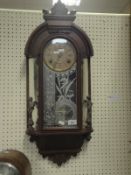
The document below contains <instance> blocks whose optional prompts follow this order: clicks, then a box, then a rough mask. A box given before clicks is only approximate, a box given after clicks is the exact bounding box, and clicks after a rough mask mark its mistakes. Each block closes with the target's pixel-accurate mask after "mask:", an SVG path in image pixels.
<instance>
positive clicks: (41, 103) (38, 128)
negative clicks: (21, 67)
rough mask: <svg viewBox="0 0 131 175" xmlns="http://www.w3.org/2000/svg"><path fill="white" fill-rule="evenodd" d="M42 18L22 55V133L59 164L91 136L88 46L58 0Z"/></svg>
mask: <svg viewBox="0 0 131 175" xmlns="http://www.w3.org/2000/svg"><path fill="white" fill-rule="evenodd" d="M43 12H44V20H45V22H44V23H42V24H41V25H40V26H38V27H37V28H36V29H35V31H34V32H33V33H32V34H31V36H30V37H29V39H28V41H27V43H26V47H25V55H26V60H27V134H28V135H29V136H30V140H31V141H35V142H36V144H37V147H38V150H39V153H40V154H42V155H43V157H48V158H49V159H50V160H52V161H53V162H55V163H57V164H58V165H61V164H62V163H64V162H66V161H67V160H68V159H69V158H70V157H71V156H76V155H77V153H78V152H80V150H81V146H82V145H83V142H84V140H85V139H87V140H90V138H91V136H90V135H91V132H92V121H91V118H92V117H91V71H90V58H91V56H92V55H93V48H92V45H91V42H90V39H89V38H88V36H87V35H86V34H85V32H84V31H83V30H82V29H80V28H79V27H78V26H76V25H75V24H74V23H73V21H74V19H75V11H70V12H69V11H68V10H67V8H66V7H65V5H64V4H63V3H61V1H58V2H57V3H56V4H55V5H54V6H53V8H52V9H51V11H47V10H44V11H43Z"/></svg>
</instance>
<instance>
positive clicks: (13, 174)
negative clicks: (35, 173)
mask: <svg viewBox="0 0 131 175" xmlns="http://www.w3.org/2000/svg"><path fill="white" fill-rule="evenodd" d="M0 175H31V166H30V162H29V160H28V159H27V157H26V156H25V155H24V154H23V153H22V152H19V151H16V150H7V151H2V152H0Z"/></svg>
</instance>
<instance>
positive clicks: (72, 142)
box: [25, 22, 93, 165]
mask: <svg viewBox="0 0 131 175" xmlns="http://www.w3.org/2000/svg"><path fill="white" fill-rule="evenodd" d="M58 36H59V37H64V38H66V39H68V40H70V41H71V42H72V43H73V44H74V45H75V48H76V49H77V52H78V58H79V63H80V64H79V66H81V64H82V59H83V58H87V59H88V60H89V62H90V57H91V56H92V55H93V49H92V45H91V42H90V40H89V38H88V37H87V35H86V34H85V33H84V32H83V31H82V30H80V29H79V28H78V27H77V26H76V25H74V24H72V25H70V26H63V25H61V24H60V23H59V24H58V25H50V26H49V25H48V24H47V23H46V22H45V23H43V24H42V25H40V26H39V27H38V28H37V29H36V30H35V32H33V34H32V35H31V37H30V38H29V40H28V42H27V45H26V48H25V55H26V58H27V59H29V58H30V57H37V58H38V61H39V65H40V64H42V60H43V59H42V52H43V46H44V43H46V41H48V40H50V39H51V38H55V37H58ZM40 66H41V65H40ZM88 66H89V65H88ZM27 68H28V66H27ZM41 68H42V67H41ZM78 70H79V71H80V72H79V77H78V78H79V79H80V80H81V68H80V69H78ZM88 71H89V76H90V66H89V70H88ZM42 74H43V72H42V71H39V84H42V83H43V75H42ZM27 79H28V75H27ZM90 80H91V78H90V77H89V81H90ZM41 81H42V82H41ZM90 83H91V82H90ZM80 84H81V83H80ZM79 88H80V89H79V91H81V92H82V90H81V86H80V85H79ZM27 89H28V88H27ZM89 89H90V97H91V88H90V87H89ZM39 91H40V93H42V95H41V97H43V92H42V87H39ZM27 95H28V93H27ZM41 97H39V102H38V110H39V111H40V112H39V116H38V128H37V130H35V129H34V128H33V127H30V126H29V124H28V121H27V134H28V135H30V141H31V142H32V141H35V142H36V145H37V147H38V150H39V153H40V154H42V155H43V157H46V156H47V157H48V158H49V159H50V160H52V161H53V162H54V163H57V164H58V165H61V164H62V163H64V162H66V161H67V160H68V159H69V158H70V157H71V156H76V155H77V153H78V152H80V150H81V146H82V145H83V142H84V140H85V139H87V140H90V139H91V135H90V134H91V132H92V123H91V122H90V124H89V127H88V128H85V129H82V127H80V128H79V129H78V130H76V131H74V130H52V131H50V130H49V131H48V130H47V131H43V128H42V120H43V109H42V108H43V99H42V98H41ZM78 97H79V99H78V100H79V101H80V105H78V106H79V117H81V118H82V97H81V96H78ZM27 100H28V96H27ZM27 108H29V106H28V105H27ZM28 115H29V114H28V110H27V116H28ZM79 126H81V123H79Z"/></svg>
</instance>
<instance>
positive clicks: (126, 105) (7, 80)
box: [0, 9, 131, 175]
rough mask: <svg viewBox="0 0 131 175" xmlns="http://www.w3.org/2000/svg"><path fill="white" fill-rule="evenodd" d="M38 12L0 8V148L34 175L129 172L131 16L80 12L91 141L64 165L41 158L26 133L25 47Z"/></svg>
mask: <svg viewBox="0 0 131 175" xmlns="http://www.w3.org/2000/svg"><path fill="white" fill-rule="evenodd" d="M42 21H43V19H42V14H41V12H38V11H37V12H35V11H11V10H2V9H1V10H0V150H5V149H17V150H20V151H22V152H24V153H25V154H26V155H27V156H28V158H29V160H30V162H31V165H32V172H33V175H52V174H53V175H67V174H68V175H130V174H131V154H130V152H131V145H130V143H129V140H131V59H130V38H129V31H130V26H129V15H124V16H122V15H107V14H99V15H98V14H78V15H77V19H76V21H75V22H76V23H77V24H78V25H80V26H81V27H82V28H83V29H84V30H85V31H86V32H87V34H88V35H89V37H90V39H91V41H92V44H93V47H94V53H95V56H94V57H93V58H92V61H91V67H92V101H93V115H92V116H93V128H94V132H93V134H92V140H91V141H90V142H89V144H88V145H87V144H86V143H85V144H84V146H83V148H82V151H81V152H80V153H79V154H78V156H77V157H76V158H71V159H70V160H69V161H68V162H67V163H66V164H64V165H63V166H62V167H57V165H55V164H53V163H52V162H50V161H48V160H47V159H43V158H42V156H40V155H39V154H38V152H37V148H36V146H35V144H34V143H30V142H29V138H28V136H27V135H26V134H25V131H26V69H25V57H24V47H25V43H26V41H27V38H28V36H29V35H30V34H31V32H32V31H33V30H34V29H35V27H36V26H37V25H39V24H40V23H41V22H42Z"/></svg>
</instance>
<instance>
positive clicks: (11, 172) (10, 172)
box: [0, 162, 20, 175]
mask: <svg viewBox="0 0 131 175" xmlns="http://www.w3.org/2000/svg"><path fill="white" fill-rule="evenodd" d="M0 175H20V172H19V171H18V169H17V168H16V167H14V165H12V164H10V163H6V162H0Z"/></svg>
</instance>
